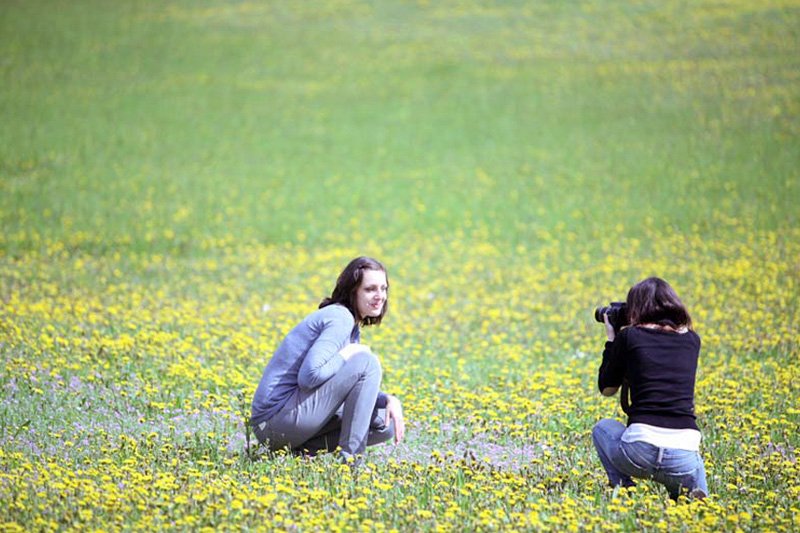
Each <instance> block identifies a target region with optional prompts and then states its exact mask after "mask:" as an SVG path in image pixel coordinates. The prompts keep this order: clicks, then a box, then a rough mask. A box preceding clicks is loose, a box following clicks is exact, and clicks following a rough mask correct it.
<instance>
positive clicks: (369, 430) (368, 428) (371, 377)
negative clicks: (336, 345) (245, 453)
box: [253, 352, 394, 457]
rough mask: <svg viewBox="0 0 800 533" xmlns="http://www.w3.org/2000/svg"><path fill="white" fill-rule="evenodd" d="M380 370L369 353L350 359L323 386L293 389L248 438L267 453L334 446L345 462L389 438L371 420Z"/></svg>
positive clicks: (390, 428)
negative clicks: (253, 437)
mask: <svg viewBox="0 0 800 533" xmlns="http://www.w3.org/2000/svg"><path fill="white" fill-rule="evenodd" d="M381 374H382V370H381V364H380V362H379V361H378V358H377V357H375V355H374V354H372V353H370V352H359V353H356V354H353V356H352V357H350V359H348V360H347V361H345V363H344V365H343V366H342V367H341V368H340V369H339V371H338V372H337V373H336V374H334V376H333V377H331V378H330V379H329V380H328V381H326V382H325V383H323V384H322V385H320V386H319V387H317V388H316V389H314V390H311V391H302V390H300V389H299V388H298V389H297V390H296V391H295V392H294V394H293V395H292V396H291V398H289V401H288V402H286V405H284V406H283V408H282V409H281V410H280V411H278V413H277V414H275V416H273V417H272V418H270V419H269V420H267V421H265V422H261V423H260V424H257V425H256V426H255V427H254V428H253V432H254V433H255V435H256V437H257V438H258V440H259V441H260V442H267V444H268V445H269V448H270V449H272V450H279V449H282V448H286V447H288V448H290V449H292V450H295V451H302V450H308V451H310V452H315V451H318V450H321V449H328V450H330V449H333V448H335V447H336V445H337V444H338V446H339V447H340V448H341V449H342V453H343V454H344V455H345V457H349V456H354V455H357V454H362V453H364V450H365V449H366V447H367V445H372V444H378V443H380V442H385V441H387V440H389V439H391V438H392V436H393V435H394V429H393V426H389V425H387V424H385V423H384V422H383V420H381V419H380V417H378V416H377V409H376V408H375V401H376V400H377V398H378V391H379V389H380V385H381Z"/></svg>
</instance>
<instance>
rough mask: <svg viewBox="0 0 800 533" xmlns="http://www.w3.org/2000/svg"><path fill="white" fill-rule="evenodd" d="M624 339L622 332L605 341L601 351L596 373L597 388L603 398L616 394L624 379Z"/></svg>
mask: <svg viewBox="0 0 800 533" xmlns="http://www.w3.org/2000/svg"><path fill="white" fill-rule="evenodd" d="M610 336H611V335H609V337H610ZM625 338H626V335H625V332H624V330H623V331H622V332H620V334H619V335H616V336H615V337H614V339H613V340H609V341H607V342H606V344H605V348H604V349H603V362H602V363H601V364H600V370H599V372H598V373H597V387H598V388H599V389H600V393H601V394H602V395H603V396H613V395H614V394H616V393H617V390H619V388H620V386H621V385H622V380H623V379H625V345H626V343H625Z"/></svg>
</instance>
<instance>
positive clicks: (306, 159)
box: [0, 0, 800, 253]
mask: <svg viewBox="0 0 800 533" xmlns="http://www.w3.org/2000/svg"><path fill="white" fill-rule="evenodd" d="M799 34H800V10H798V8H797V6H796V5H795V4H794V3H792V2H781V1H770V2H763V3H760V4H758V5H756V4H753V5H752V6H748V7H747V8H742V6H737V3H736V2H714V3H695V2H667V3H665V2H661V1H641V2H631V3H627V2H603V1H592V0H589V1H582V2H568V3H565V2H560V1H558V2H556V1H543V2H499V3H485V4H475V3H472V2H461V1H445V2H432V3H430V4H429V3H427V2H396V1H393V2H331V3H325V4H324V5H321V4H318V3H315V2H291V3H290V2H264V3H261V2H219V1H200V2H197V1H192V2H185V1H183V2H182V1H178V2H162V1H141V0H140V1H131V2H111V3H109V2H100V1H96V2H92V1H83V0H82V1H79V2H75V1H58V0H49V1H27V0H26V1H5V2H3V5H2V8H1V9H0V35H2V37H1V38H0V58H2V59H0V78H1V79H2V84H1V86H0V109H2V116H3V120H2V125H1V126H0V187H1V188H2V191H1V192H2V194H1V195H0V223H1V224H2V228H3V235H2V238H1V239H2V240H0V249H4V250H6V251H14V250H17V251H21V250H30V249H37V248H40V247H42V246H43V245H45V244H46V243H47V242H59V243H62V244H63V245H64V246H66V247H68V248H70V249H85V250H87V251H91V252H92V253H96V252H102V251H107V250H123V251H124V250H127V249H134V250H169V251H170V253H198V252H203V253H204V251H207V250H208V249H211V248H214V247H218V246H221V245H229V244H232V243H240V244H247V243H283V242H296V243H297V242H299V243H306V244H310V245H316V244H319V245H325V244H329V243H332V242H347V241H348V239H349V238H351V237H356V238H368V239H375V240H377V241H397V240H398V239H399V240H400V241H402V242H410V241H413V240H416V239H425V238H428V237H431V236H433V235H440V234H442V233H447V232H454V233H453V234H454V235H456V236H459V237H465V238H470V237H477V238H478V239H480V240H483V239H487V238H488V239H491V240H493V241H495V242H499V243H503V244H506V243H507V244H509V245H513V244H520V243H522V244H526V245H527V244H532V243H535V242H536V241H537V239H538V238H539V237H540V236H541V235H542V232H547V233H549V234H551V235H552V234H555V235H556V236H559V235H565V234H567V233H574V234H575V236H576V237H578V238H581V239H584V240H591V239H593V238H598V237H600V238H602V237H603V236H604V235H606V236H615V235H626V236H631V237H639V236H643V235H645V232H647V233H652V232H653V231H656V232H661V231H663V232H670V231H679V232H687V233H692V234H695V235H704V236H708V237H713V236H715V235H721V234H725V233H726V232H728V231H729V229H730V226H731V225H734V224H735V221H741V220H746V221H747V225H748V226H749V227H751V228H754V229H775V228H781V227H786V226H791V227H796V226H797V222H798V210H797V208H796V206H797V204H798V200H800V184H799V183H798V181H799V180H798V161H800V143H799V142H798V133H800V131H799V130H800V125H799V124H800V123H799V122H798V116H799V115H800V99H799V98H798V96H800V80H799V79H798V77H800V68H798V67H799V66H800V54H798V42H800V35H799ZM719 228H722V233H720V231H719Z"/></svg>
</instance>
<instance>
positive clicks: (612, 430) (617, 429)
mask: <svg viewBox="0 0 800 533" xmlns="http://www.w3.org/2000/svg"><path fill="white" fill-rule="evenodd" d="M624 431H625V426H623V425H622V423H620V422H619V421H618V420H614V419H612V418H604V419H602V420H600V421H599V422H597V424H595V425H594V427H593V428H592V440H594V441H595V442H597V441H598V440H601V439H607V438H608V437H612V436H616V435H617V434H619V435H622V433H623V432H624Z"/></svg>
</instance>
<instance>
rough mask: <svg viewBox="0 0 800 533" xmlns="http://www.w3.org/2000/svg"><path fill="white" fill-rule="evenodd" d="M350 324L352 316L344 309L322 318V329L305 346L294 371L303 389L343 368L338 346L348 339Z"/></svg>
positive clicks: (321, 382)
mask: <svg viewBox="0 0 800 533" xmlns="http://www.w3.org/2000/svg"><path fill="white" fill-rule="evenodd" d="M353 325H354V320H353V317H352V315H350V312H349V311H347V310H346V309H345V310H342V311H341V312H336V313H332V314H331V316H327V317H325V318H323V319H322V323H321V331H320V333H319V335H318V336H317V338H316V340H315V341H314V343H313V344H312V345H311V347H310V348H309V349H308V353H307V354H306V357H305V359H304V360H303V364H302V365H301V366H300V371H299V373H298V375H297V384H298V386H299V387H300V388H301V389H302V390H304V391H308V390H312V389H315V388H317V387H319V386H320V385H322V384H323V383H325V382H326V381H328V380H329V379H330V378H331V377H332V376H333V375H334V374H336V372H338V370H339V369H340V368H342V365H343V364H344V358H343V357H342V356H341V355H340V354H339V350H341V349H342V348H343V347H344V346H345V344H347V343H348V342H349V340H350V333H351V332H352V330H353Z"/></svg>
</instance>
